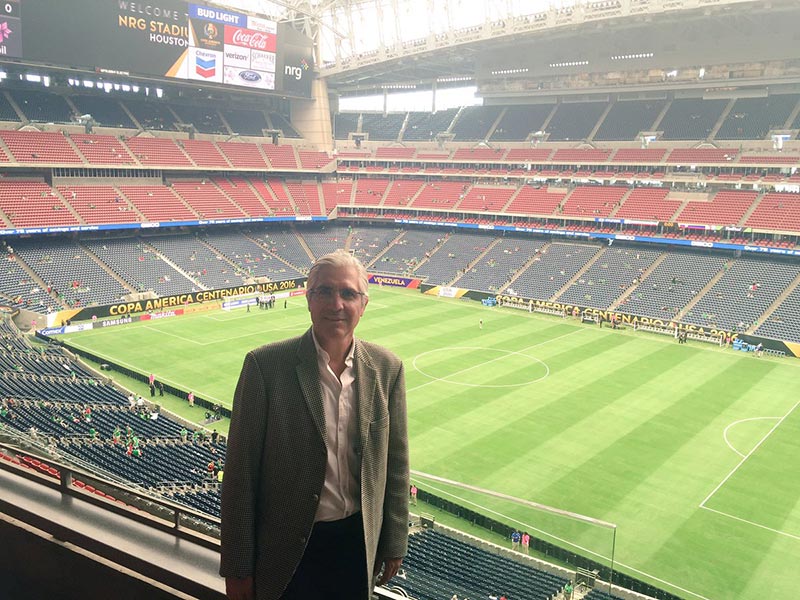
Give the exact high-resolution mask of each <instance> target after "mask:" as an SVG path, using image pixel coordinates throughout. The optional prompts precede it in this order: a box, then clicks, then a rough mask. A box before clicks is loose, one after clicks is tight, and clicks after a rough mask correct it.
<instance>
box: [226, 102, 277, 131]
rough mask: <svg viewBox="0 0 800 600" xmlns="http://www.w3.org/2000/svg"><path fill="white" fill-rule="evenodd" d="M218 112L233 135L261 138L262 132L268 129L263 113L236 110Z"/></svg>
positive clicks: (241, 109) (250, 110)
mask: <svg viewBox="0 0 800 600" xmlns="http://www.w3.org/2000/svg"><path fill="white" fill-rule="evenodd" d="M219 112H220V114H221V115H222V116H223V117H224V119H225V120H226V121H227V122H228V125H229V126H230V128H231V130H232V132H233V133H234V134H239V135H253V136H258V137H261V136H263V135H264V130H265V129H269V127H268V126H267V118H266V116H265V115H264V113H263V111H260V110H253V109H246V108H237V109H235V110H234V109H221V110H220V111H219Z"/></svg>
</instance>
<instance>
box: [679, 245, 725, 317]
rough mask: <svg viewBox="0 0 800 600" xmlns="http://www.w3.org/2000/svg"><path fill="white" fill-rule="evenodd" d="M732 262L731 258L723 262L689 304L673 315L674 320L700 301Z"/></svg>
mask: <svg viewBox="0 0 800 600" xmlns="http://www.w3.org/2000/svg"><path fill="white" fill-rule="evenodd" d="M732 263H733V259H731V260H729V261H728V262H726V263H725V266H724V267H722V268H721V269H720V270H719V273H717V274H716V275H714V276H713V277H712V278H711V279H710V280H709V282H708V283H707V284H705V285H704V286H703V289H702V290H700V291H699V292H698V293H697V294H695V296H694V298H692V299H691V300H690V301H689V304H687V305H686V306H684V307H683V309H682V310H681V311H680V312H679V313H678V314H677V315H675V321H680V320H681V319H682V318H683V317H684V316H685V315H686V314H687V313H688V312H689V311H691V310H692V309H693V308H694V306H695V304H697V303H698V302H700V300H701V298H702V297H703V296H705V295H706V294H707V293H708V291H709V290H710V289H711V288H712V287H714V284H715V283H717V282H718V281H719V280H720V279H722V276H723V275H725V273H727V272H728V269H729V268H730V266H731V264H732Z"/></svg>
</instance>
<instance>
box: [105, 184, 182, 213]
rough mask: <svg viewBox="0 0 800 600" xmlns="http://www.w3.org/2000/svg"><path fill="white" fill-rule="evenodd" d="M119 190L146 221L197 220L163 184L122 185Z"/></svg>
mask: <svg viewBox="0 0 800 600" xmlns="http://www.w3.org/2000/svg"><path fill="white" fill-rule="evenodd" d="M119 190H120V191H121V192H122V193H123V195H124V196H125V197H126V198H127V199H128V200H129V201H130V202H131V203H132V204H133V205H134V206H135V207H136V209H137V210H138V211H139V212H141V213H142V214H143V215H144V217H145V219H146V220H147V221H153V222H169V221H196V220H197V215H196V214H195V213H193V212H192V211H191V210H190V209H189V208H188V207H187V206H186V205H185V204H184V203H183V202H182V201H181V200H180V198H178V197H177V196H176V195H175V193H174V192H173V191H172V190H171V189H170V188H168V187H165V186H163V185H122V186H119Z"/></svg>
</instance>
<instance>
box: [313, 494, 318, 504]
mask: <svg viewBox="0 0 800 600" xmlns="http://www.w3.org/2000/svg"><path fill="white" fill-rule="evenodd" d="M311 498H313V499H314V502H319V494H314V495H312V496H311Z"/></svg>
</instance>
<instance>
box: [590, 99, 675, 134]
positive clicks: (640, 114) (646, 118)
mask: <svg viewBox="0 0 800 600" xmlns="http://www.w3.org/2000/svg"><path fill="white" fill-rule="evenodd" d="M665 105H666V101H665V100H627V101H622V102H615V103H614V105H613V106H612V107H611V110H609V111H608V114H607V115H606V118H605V119H603V123H602V124H601V125H600V128H599V129H598V130H597V133H595V135H594V139H595V140H601V141H606V140H608V141H611V140H619V141H627V140H635V139H636V136H637V135H638V134H639V132H641V131H651V130H652V128H653V124H654V123H655V121H656V119H657V118H658V115H660V114H661V111H662V110H664V106H665Z"/></svg>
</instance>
